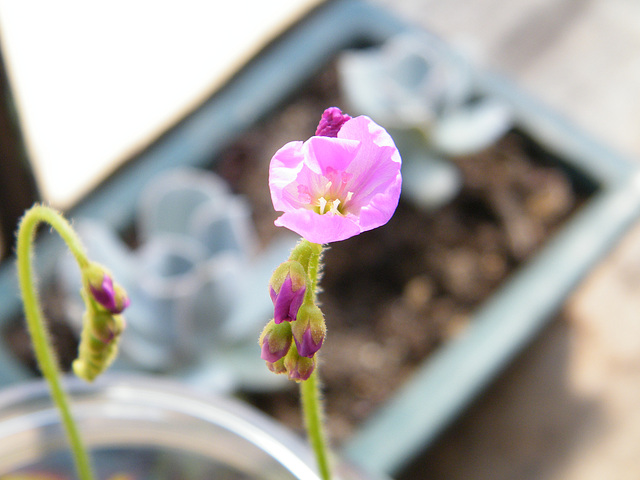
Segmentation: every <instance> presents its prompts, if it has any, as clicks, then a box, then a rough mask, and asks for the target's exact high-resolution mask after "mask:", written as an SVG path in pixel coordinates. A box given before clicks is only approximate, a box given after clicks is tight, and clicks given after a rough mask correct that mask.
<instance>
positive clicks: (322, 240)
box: [259, 107, 402, 480]
mask: <svg viewBox="0 0 640 480" xmlns="http://www.w3.org/2000/svg"><path fill="white" fill-rule="evenodd" d="M401 164H402V160H401V158H400V153H399V152H398V149H397V148H396V146H395V144H394V142H393V139H392V138H391V137H390V136H389V134H388V133H387V132H386V131H385V130H384V129H383V128H382V127H380V126H379V125H377V124H376V123H374V122H373V121H372V120H371V119H370V118H368V117H366V116H360V117H356V118H352V117H351V116H349V115H346V114H344V113H342V111H340V109H338V108H336V107H331V108H328V109H326V110H325V111H324V113H323V114H322V117H321V119H320V123H319V124H318V128H317V129H316V134H315V135H314V136H312V137H311V138H309V139H308V140H307V141H305V142H301V141H293V142H289V143H287V144H286V145H285V146H283V147H282V148H280V149H279V150H278V151H277V152H276V153H275V155H274V156H273V158H272V159H271V163H270V165H269V190H270V193H271V200H272V202H273V206H274V208H275V210H276V211H279V212H283V214H282V215H281V216H280V217H278V218H277V219H276V221H275V225H277V226H279V227H285V228H288V229H289V230H292V231H294V232H296V233H297V234H299V235H300V236H301V237H302V240H301V241H300V242H299V243H298V245H297V246H296V247H295V248H294V249H293V251H292V252H291V255H290V256H289V260H287V261H286V262H284V263H283V264H282V265H280V266H279V267H278V268H277V269H276V271H275V272H274V274H273V276H272V277H271V281H270V282H269V292H270V295H271V299H272V301H273V304H274V319H273V320H271V321H270V322H269V323H268V324H267V326H266V327H265V329H264V330H263V332H262V335H261V336H260V340H259V343H260V347H261V350H262V355H261V357H262V359H263V360H265V361H266V363H267V367H268V368H269V369H270V370H271V371H272V372H274V373H281V374H287V375H288V377H289V379H291V380H295V381H296V382H298V383H299V384H300V393H301V402H302V409H303V415H304V419H305V426H306V428H307V434H308V437H309V441H310V443H311V446H312V448H313V451H314V453H315V456H316V460H317V463H318V471H319V473H320V476H321V477H322V479H323V480H329V479H330V478H331V469H330V467H329V458H328V456H329V455H328V448H327V442H326V438H325V433H324V423H323V415H324V412H323V405H322V401H321V397H320V387H319V381H318V359H317V354H318V351H319V350H320V348H321V347H322V344H323V343H324V339H325V336H326V326H325V322H324V315H323V313H322V311H321V310H320V308H319V306H318V304H317V299H316V296H317V290H318V278H319V276H320V270H321V268H320V266H321V261H320V260H321V256H322V250H323V246H322V245H323V244H327V243H330V242H336V241H340V240H346V239H348V238H350V237H353V236H354V235H358V234H360V233H362V232H365V231H368V230H371V229H374V228H377V227H380V226H382V225H384V224H386V223H387V222H388V221H389V219H390V218H391V216H392V215H393V213H394V212H395V210H396V207H397V205H398V201H399V198H400V190H401V186H402V175H401V172H400V167H401ZM302 297H303V298H302ZM276 325H281V327H280V328H279V329H276ZM292 339H293V342H292V341H291V340H292Z"/></svg>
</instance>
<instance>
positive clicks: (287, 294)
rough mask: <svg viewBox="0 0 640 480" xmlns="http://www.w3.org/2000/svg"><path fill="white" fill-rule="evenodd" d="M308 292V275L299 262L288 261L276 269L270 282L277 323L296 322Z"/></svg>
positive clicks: (270, 292)
mask: <svg viewBox="0 0 640 480" xmlns="http://www.w3.org/2000/svg"><path fill="white" fill-rule="evenodd" d="M306 290H307V274H306V272H305V271H304V268H303V267H302V265H301V264H300V263H299V262H296V261H295V260H288V261H286V262H284V263H282V264H281V265H280V266H279V267H278V268H276V270H275V271H274V272H273V275H272V276H271V281H270V282H269V294H270V295H271V301H272V302H273V306H274V320H275V323H281V322H283V321H287V322H293V321H295V319H296V315H297V313H298V309H299V308H300V305H302V301H303V300H304V294H305V292H306Z"/></svg>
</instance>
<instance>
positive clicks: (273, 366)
mask: <svg viewBox="0 0 640 480" xmlns="http://www.w3.org/2000/svg"><path fill="white" fill-rule="evenodd" d="M267 368H268V369H269V370H271V371H272V372H273V373H277V374H280V373H287V367H285V366H284V357H283V358H281V359H280V360H278V361H277V362H267Z"/></svg>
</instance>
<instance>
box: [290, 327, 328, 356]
mask: <svg viewBox="0 0 640 480" xmlns="http://www.w3.org/2000/svg"><path fill="white" fill-rule="evenodd" d="M295 341H296V347H297V348H298V352H299V353H300V355H302V356H303V357H308V358H311V357H313V356H314V355H315V354H316V352H317V351H318V350H320V347H322V342H323V341H324V335H323V336H322V337H321V338H320V341H319V342H317V343H316V341H315V340H314V339H313V334H312V333H311V329H310V328H307V329H306V330H305V331H304V333H303V334H302V340H301V341H298V339H297V338H296V339H295Z"/></svg>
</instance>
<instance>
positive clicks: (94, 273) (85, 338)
mask: <svg viewBox="0 0 640 480" xmlns="http://www.w3.org/2000/svg"><path fill="white" fill-rule="evenodd" d="M41 223H47V224H49V225H50V226H51V227H52V228H53V229H54V230H55V231H56V232H57V233H58V234H59V235H60V236H61V237H62V239H63V240H64V242H65V243H66V245H67V247H68V248H69V250H71V253H72V254H73V256H74V258H75V259H76V262H77V263H78V267H79V268H80V273H81V276H82V289H81V294H82V298H83V299H84V303H85V307H86V311H85V314H84V317H83V329H82V334H81V340H80V346H79V357H78V359H76V360H75V361H74V362H73V370H74V372H75V373H76V375H78V376H79V377H80V378H83V379H84V380H86V381H93V380H94V379H95V378H96V377H97V376H98V375H99V374H100V373H102V372H103V371H104V370H105V369H106V368H107V367H108V366H109V364H110V363H111V362H112V361H113V359H114V358H115V355H116V353H117V349H118V340H119V337H120V334H121V333H122V331H123V329H124V326H125V321H124V317H122V315H120V313H122V311H123V310H124V309H125V308H127V306H128V305H129V297H128V296H127V293H126V292H125V291H124V289H123V288H122V287H121V286H120V285H119V284H117V283H115V282H114V281H113V279H112V278H111V274H110V273H109V272H108V271H107V270H106V269H105V268H104V267H103V266H102V265H100V264H98V263H95V262H91V261H90V260H89V259H88V257H87V254H86V252H85V249H84V247H83V246H82V242H81V241H80V238H79V237H78V236H77V234H76V233H75V231H74V230H73V228H72V227H71V225H70V224H69V222H68V221H67V220H66V219H65V218H64V217H63V216H62V214H60V213H59V212H57V211H56V210H54V209H52V208H49V207H46V206H43V205H34V206H33V207H32V208H31V209H29V210H27V212H26V213H25V215H24V216H23V217H22V220H21V221H20V225H19V227H18V243H17V264H18V265H17V266H18V280H19V284H20V292H21V294H22V303H23V306H24V314H25V318H26V322H27V329H28V331H29V335H30V337H31V343H32V345H33V350H34V353H35V356H36V360H37V362H38V365H39V367H40V371H41V372H42V376H43V377H44V378H45V380H46V381H47V384H48V385H49V391H50V394H51V398H52V400H53V403H54V405H55V406H56V408H57V409H58V412H59V414H60V419H61V422H62V425H63V427H64V430H65V432H66V434H67V439H68V441H69V446H70V447H71V452H72V454H73V458H74V462H75V466H76V472H77V474H78V478H79V479H80V480H93V478H94V477H93V472H92V468H91V462H90V459H89V454H88V452H87V450H86V448H85V446H84V443H83V441H82V438H81V436H80V432H79V430H78V426H77V424H76V422H75V421H74V419H73V416H72V414H71V406H70V403H69V398H68V397H67V394H66V393H65V391H64V389H63V387H62V381H61V371H60V366H59V364H58V360H57V358H56V355H55V351H54V349H53V347H52V345H51V342H50V340H49V338H50V337H49V332H48V331H47V326H46V324H45V321H44V315H43V314H42V306H41V304H40V299H39V297H38V292H37V290H36V287H35V278H34V277H35V276H34V272H33V265H32V258H33V255H32V248H33V241H34V237H35V233H36V229H37V227H38V226H39V225H40V224H41Z"/></svg>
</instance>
